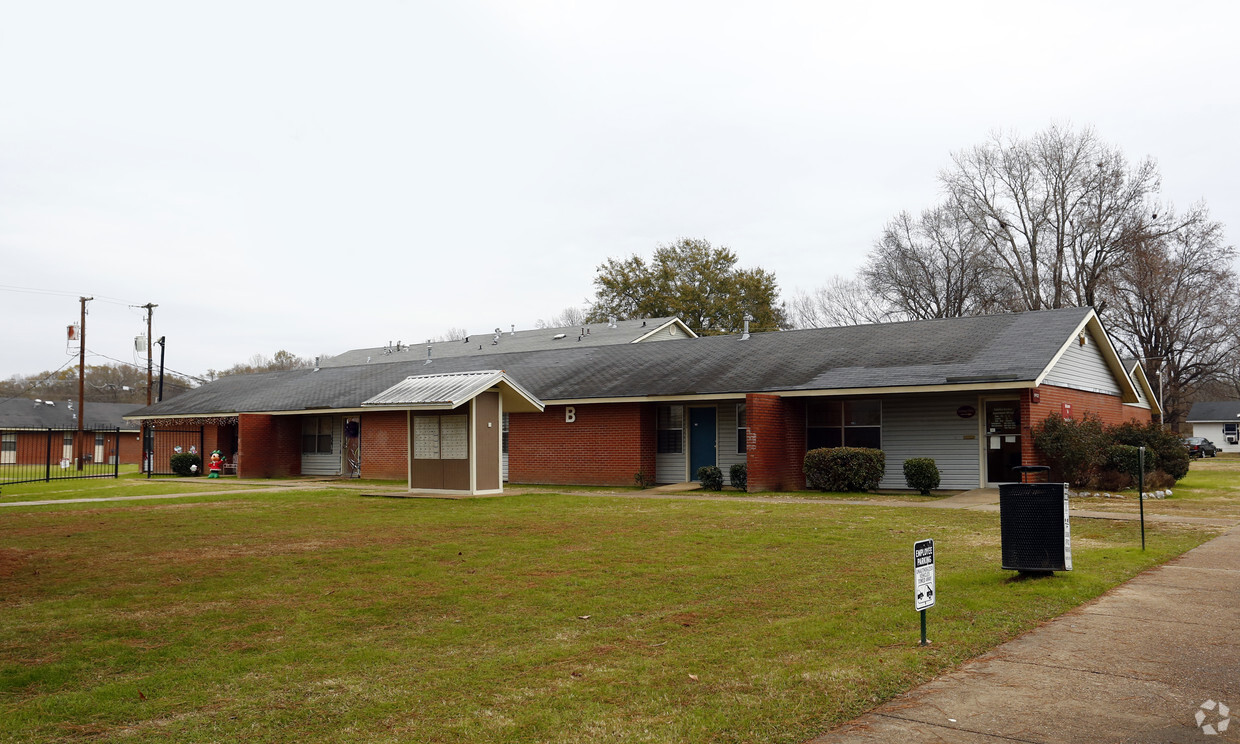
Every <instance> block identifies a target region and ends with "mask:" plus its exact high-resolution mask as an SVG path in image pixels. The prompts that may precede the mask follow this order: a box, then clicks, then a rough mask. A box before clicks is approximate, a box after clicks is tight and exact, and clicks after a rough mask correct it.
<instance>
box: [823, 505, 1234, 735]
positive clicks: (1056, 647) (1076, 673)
mask: <svg viewBox="0 0 1240 744" xmlns="http://www.w3.org/2000/svg"><path fill="white" fill-rule="evenodd" d="M931 639H933V635H931ZM1208 701H1210V702H1208ZM1211 703H1213V704H1211ZM1218 703H1223V704H1224V705H1225V706H1227V708H1228V709H1230V707H1231V706H1233V705H1234V706H1236V707H1235V713H1234V715H1236V716H1237V717H1240V528H1237V529H1232V530H1231V531H1230V532H1228V533H1226V534H1224V535H1223V536H1221V537H1219V538H1216V539H1215V540H1212V541H1210V542H1209V543H1206V544H1205V545H1202V546H1200V547H1198V548H1196V549H1194V550H1192V551H1189V552H1188V553H1185V554H1184V555H1183V556H1181V557H1180V558H1178V559H1176V560H1174V561H1172V562H1170V563H1168V564H1166V565H1165V566H1162V567H1160V568H1155V569H1152V570H1150V571H1147V572H1145V573H1143V574H1141V575H1140V576H1138V577H1136V578H1135V579H1133V580H1132V581H1129V582H1128V583H1127V584H1124V585H1122V586H1120V587H1117V588H1116V589H1114V590H1112V591H1110V592H1108V593H1107V594H1105V595H1103V596H1102V597H1100V598H1098V599H1097V600H1095V601H1093V602H1090V603H1089V604H1087V605H1084V606H1082V607H1079V608H1077V609H1076V610H1073V611H1072V612H1069V613H1068V614H1066V615H1063V616H1062V617H1059V618H1057V619H1056V620H1053V621H1051V622H1050V623H1047V624H1046V625H1044V626H1042V627H1041V628H1038V629H1037V630H1034V631H1032V632H1030V633H1027V634H1025V635H1023V636H1021V637H1020V638H1017V639H1016V640H1014V641H1011V642H1009V643H1005V644H1004V645H1002V646H999V647H998V648H996V649H994V650H993V651H991V652H989V653H987V654H985V655H983V656H980V657H978V658H976V659H974V660H972V661H970V662H968V663H966V664H965V665H964V666H962V667H961V668H960V669H958V670H956V671H954V672H950V673H948V674H946V675H944V676H942V677H939V678H938V679H936V680H933V681H931V682H928V683H926V684H924V685H922V686H921V687H918V688H916V689H913V690H911V691H909V692H907V693H905V694H904V695H901V696H900V697H898V698H896V699H895V700H893V701H891V702H889V703H887V704H885V705H882V706H880V707H878V708H876V709H875V710H873V711H871V712H870V713H867V714H866V715H864V716H862V717H861V718H858V719H857V720H855V721H852V722H850V723H848V724H845V725H844V726H842V727H840V728H837V729H835V730H833V731H831V732H830V733H827V734H825V735H823V736H820V737H818V738H816V739H814V740H813V741H812V744H845V743H847V744H861V743H863V742H865V743H871V742H964V743H966V744H969V743H974V742H976V743H978V744H981V743H983V742H989V743H999V742H1198V743H1199V744H1205V743H1207V742H1211V741H1214V742H1226V741H1229V740H1235V741H1240V721H1235V722H1234V724H1235V725H1234V726H1231V725H1229V724H1231V723H1233V722H1231V721H1230V719H1229V716H1221V715H1220V710H1221V709H1220V707H1219V706H1218V705H1217V704H1218ZM1203 704H1205V705H1206V706H1207V708H1209V709H1203V708H1202V705H1203ZM1198 712H1200V713H1202V715H1203V720H1202V724H1203V726H1204V725H1212V726H1213V727H1214V729H1213V730H1214V731H1216V732H1217V734H1216V735H1213V736H1211V735H1208V733H1207V732H1206V731H1205V729H1204V728H1203V727H1202V726H1199V725H1198V722H1197V720H1196V714H1197V713H1198ZM1229 714H1230V710H1229ZM1225 720H1226V721H1227V723H1226V724H1225V723H1223V721H1225ZM1224 726H1227V728H1226V729H1224V730H1219V729H1222V728H1223V727H1224Z"/></svg>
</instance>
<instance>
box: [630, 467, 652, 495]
mask: <svg viewBox="0 0 1240 744" xmlns="http://www.w3.org/2000/svg"><path fill="white" fill-rule="evenodd" d="M633 482H634V483H636V484H637V487H638V488H640V489H642V490H643V491H644V490H646V489H647V488H654V485H655V483H654V478H651V477H650V476H648V475H646V471H645V470H638V471H637V474H636V475H634V476H633Z"/></svg>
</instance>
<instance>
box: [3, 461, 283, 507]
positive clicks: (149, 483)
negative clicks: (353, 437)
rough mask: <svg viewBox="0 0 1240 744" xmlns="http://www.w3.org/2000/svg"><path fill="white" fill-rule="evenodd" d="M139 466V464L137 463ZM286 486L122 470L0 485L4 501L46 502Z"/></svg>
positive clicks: (263, 482) (231, 479)
mask: <svg viewBox="0 0 1240 744" xmlns="http://www.w3.org/2000/svg"><path fill="white" fill-rule="evenodd" d="M133 467H136V466H133ZM264 485H284V484H276V483H273V482H268V481H238V480H237V479H236V478H207V477H205V476H204V477H198V478H176V477H158V478H149V479H148V478H147V477H146V476H145V475H143V474H141V473H137V472H131V473H129V474H124V473H122V474H121V476H120V477H119V478H87V479H82V480H73V479H68V480H53V481H37V482H34V483H12V484H0V504H3V503H9V502H14V501H45V500H53V499H55V500H59V499H82V498H114V497H117V496H150V495H153V494H180V493H194V492H199V491H201V492H203V493H212V492H215V491H222V490H232V489H236V488H254V487H257V486H264Z"/></svg>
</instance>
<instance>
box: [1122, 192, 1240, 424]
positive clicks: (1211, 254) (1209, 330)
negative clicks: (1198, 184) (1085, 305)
mask: <svg viewBox="0 0 1240 744" xmlns="http://www.w3.org/2000/svg"><path fill="white" fill-rule="evenodd" d="M1192 211H1193V212H1194V213H1195V214H1197V215H1198V216H1199V217H1200V218H1201V219H1198V220H1196V221H1194V223H1193V224H1191V225H1188V226H1186V227H1183V228H1181V229H1179V230H1176V231H1175V232H1174V233H1172V234H1170V235H1159V236H1156V237H1152V238H1149V239H1145V240H1139V241H1137V244H1136V247H1135V249H1134V250H1133V251H1131V252H1130V253H1129V255H1128V256H1127V258H1126V260H1125V262H1124V264H1123V266H1122V267H1121V268H1120V269H1119V270H1118V272H1117V278H1118V281H1117V282H1116V287H1115V291H1114V300H1113V301H1112V306H1111V310H1110V312H1109V318H1110V325H1111V328H1112V330H1113V331H1114V335H1115V338H1116V339H1117V341H1118V342H1119V344H1120V345H1121V346H1122V347H1123V348H1124V350H1125V351H1127V352H1128V353H1129V354H1131V355H1133V356H1136V357H1140V358H1142V359H1145V360H1147V362H1146V365H1147V369H1146V371H1147V373H1148V374H1149V375H1150V377H1151V378H1153V377H1154V375H1155V373H1156V372H1158V371H1161V372H1162V377H1163V382H1164V384H1165V400H1164V408H1165V416H1166V420H1167V421H1168V422H1179V421H1180V420H1181V419H1182V417H1183V416H1184V415H1185V414H1186V413H1187V408H1188V404H1189V403H1190V402H1191V400H1192V399H1193V397H1194V395H1195V394H1196V393H1197V392H1198V391H1199V390H1200V389H1202V388H1203V386H1206V385H1207V384H1209V383H1211V382H1213V381H1218V380H1221V379H1226V378H1227V376H1228V375H1231V374H1234V372H1235V364H1236V359H1237V357H1238V356H1240V338H1238V337H1237V332H1240V321H1237V313H1240V300H1238V299H1237V298H1238V297H1240V280H1238V279H1237V276H1236V272H1235V269H1234V268H1233V263H1232V262H1233V261H1234V260H1235V257H1236V251H1235V249H1234V248H1232V247H1231V246H1228V245H1224V243H1223V226H1222V225H1221V224H1220V223H1218V222H1213V221H1210V220H1209V219H1208V217H1207V215H1206V212H1205V209H1204V208H1203V207H1197V208H1195V209H1194V210H1192ZM1160 368H1161V369H1160Z"/></svg>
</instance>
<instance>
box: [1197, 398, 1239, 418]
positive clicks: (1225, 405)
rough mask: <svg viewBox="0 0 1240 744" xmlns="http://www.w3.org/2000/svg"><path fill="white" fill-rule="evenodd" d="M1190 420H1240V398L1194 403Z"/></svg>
mask: <svg viewBox="0 0 1240 744" xmlns="http://www.w3.org/2000/svg"><path fill="white" fill-rule="evenodd" d="M1188 421H1190V422H1192V421H1201V422H1206V421H1227V422H1232V423H1234V422H1240V400H1202V401H1198V402H1196V403H1194V404H1193V407H1192V409H1191V410H1190V411H1189V412H1188Z"/></svg>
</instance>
